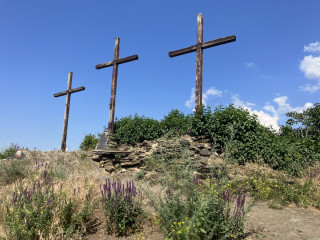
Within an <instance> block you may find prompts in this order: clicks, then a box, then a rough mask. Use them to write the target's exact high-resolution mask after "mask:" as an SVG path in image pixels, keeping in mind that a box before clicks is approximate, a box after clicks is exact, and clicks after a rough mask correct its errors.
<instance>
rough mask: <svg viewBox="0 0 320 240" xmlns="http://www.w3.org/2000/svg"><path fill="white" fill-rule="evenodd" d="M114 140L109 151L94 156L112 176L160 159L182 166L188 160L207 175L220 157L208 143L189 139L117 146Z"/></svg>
mask: <svg viewBox="0 0 320 240" xmlns="http://www.w3.org/2000/svg"><path fill="white" fill-rule="evenodd" d="M111 140H113V141H110V140H109V139H108V144H109V143H110V142H113V144H112V148H111V147H109V145H108V147H107V149H106V150H104V151H101V150H100V151H98V150H95V151H93V153H92V156H91V158H92V160H93V161H97V162H99V163H100V166H101V167H102V168H104V169H105V170H106V171H108V172H110V173H111V172H114V171H116V170H122V171H124V170H128V169H132V168H134V169H136V168H140V167H142V166H143V165H144V163H145V161H147V160H148V159H153V160H154V161H157V160H159V159H160V158H161V159H164V160H165V161H167V162H170V161H171V160H172V159H176V160H177V159H178V160H179V159H180V160H181V162H183V160H184V159H186V158H188V159H190V160H191V161H193V162H194V164H195V167H196V171H197V172H199V173H203V174H205V173H209V172H210V171H211V168H212V161H213V158H215V157H217V156H218V154H217V153H215V152H213V151H212V150H213V149H212V145H211V143H210V141H209V139H207V138H196V137H190V136H187V135H186V136H181V137H179V138H173V139H166V138H159V139H156V140H153V141H144V142H143V143H137V144H135V145H126V144H122V145H116V144H115V143H114V139H111Z"/></svg>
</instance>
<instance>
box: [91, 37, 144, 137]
mask: <svg viewBox="0 0 320 240" xmlns="http://www.w3.org/2000/svg"><path fill="white" fill-rule="evenodd" d="M119 52H120V38H116V42H115V47H114V57H113V61H110V62H106V63H102V64H99V65H96V69H101V68H106V67H110V66H113V71H112V84H111V97H110V110H109V122H108V133H111V134H114V111H115V105H116V94H117V79H118V65H119V64H122V63H126V62H131V61H134V60H138V55H132V56H129V57H125V58H121V59H119Z"/></svg>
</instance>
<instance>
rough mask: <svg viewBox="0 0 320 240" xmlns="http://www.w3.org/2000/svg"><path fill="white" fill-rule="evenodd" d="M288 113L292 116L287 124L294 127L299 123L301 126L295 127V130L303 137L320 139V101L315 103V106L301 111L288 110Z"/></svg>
mask: <svg viewBox="0 0 320 240" xmlns="http://www.w3.org/2000/svg"><path fill="white" fill-rule="evenodd" d="M286 115H287V116H288V117H291V119H289V120H287V122H286V123H287V126H291V127H292V126H293V125H294V124H297V125H298V126H299V127H298V128H297V129H295V132H297V133H298V134H299V135H300V136H301V137H304V138H305V137H311V138H312V139H314V140H319V139H320V103H315V104H314V107H312V108H308V109H306V110H303V111H302V112H301V113H297V112H296V111H293V112H288V113H287V114H286ZM285 130H288V129H285ZM287 133H288V131H287Z"/></svg>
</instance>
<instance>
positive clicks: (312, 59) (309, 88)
mask: <svg viewBox="0 0 320 240" xmlns="http://www.w3.org/2000/svg"><path fill="white" fill-rule="evenodd" d="M304 51H305V52H313V53H316V52H319V53H320V42H315V43H310V44H309V45H308V46H304ZM300 71H302V72H303V73H304V76H305V77H306V78H308V79H313V80H316V81H317V82H316V83H315V84H306V85H304V86H300V87H299V88H300V89H301V90H302V91H305V92H310V93H314V92H316V91H318V90H319V89H320V56H318V57H317V56H313V55H309V56H305V57H304V58H303V60H302V61H301V62H300Z"/></svg>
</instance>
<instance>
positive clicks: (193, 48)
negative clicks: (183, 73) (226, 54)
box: [169, 13, 236, 111]
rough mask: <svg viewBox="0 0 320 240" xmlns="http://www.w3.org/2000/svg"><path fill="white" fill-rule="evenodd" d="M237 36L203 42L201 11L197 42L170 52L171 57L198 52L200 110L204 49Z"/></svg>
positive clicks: (197, 107)
mask: <svg viewBox="0 0 320 240" xmlns="http://www.w3.org/2000/svg"><path fill="white" fill-rule="evenodd" d="M235 40H236V36H234V35H232V36H228V37H223V38H219V39H215V40H211V41H208V42H203V15H202V13H199V14H198V16H197V44H196V45H193V46H191V47H187V48H183V49H179V50H176V51H171V52H169V57H176V56H180V55H183V54H186V53H191V52H195V51H196V52H197V65H196V99H195V101H196V107H195V110H196V111H197V110H199V108H200V107H201V106H202V65H203V49H206V48H209V47H215V46H218V45H222V44H225V43H229V42H234V41H235Z"/></svg>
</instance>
